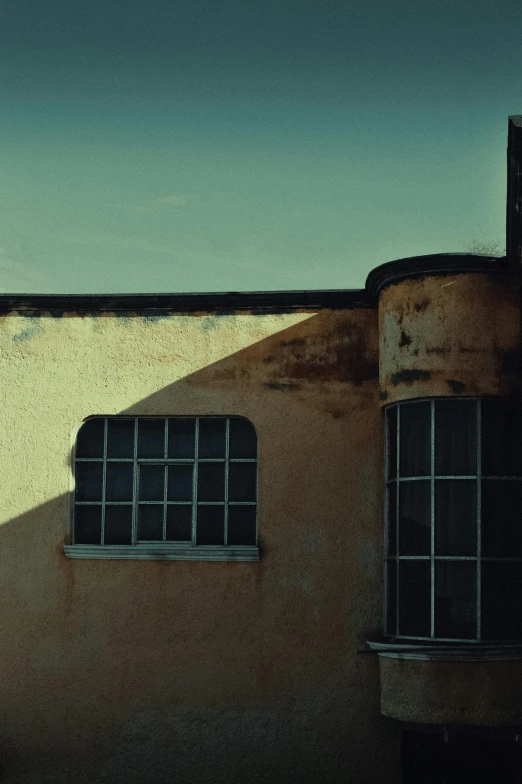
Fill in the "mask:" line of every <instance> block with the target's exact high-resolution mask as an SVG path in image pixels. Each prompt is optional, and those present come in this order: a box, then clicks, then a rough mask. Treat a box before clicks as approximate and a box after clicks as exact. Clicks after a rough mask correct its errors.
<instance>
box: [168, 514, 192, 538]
mask: <svg viewBox="0 0 522 784" xmlns="http://www.w3.org/2000/svg"><path fill="white" fill-rule="evenodd" d="M167 540H168V541H174V542H190V541H191V540H192V505H190V506H188V505H187V506H177V505H176V506H169V507H167Z"/></svg>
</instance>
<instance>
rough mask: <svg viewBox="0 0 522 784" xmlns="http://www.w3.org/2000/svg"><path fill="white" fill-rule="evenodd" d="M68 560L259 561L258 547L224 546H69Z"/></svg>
mask: <svg viewBox="0 0 522 784" xmlns="http://www.w3.org/2000/svg"><path fill="white" fill-rule="evenodd" d="M63 550H64V553H65V555H66V556H67V558H107V559H112V560H114V559H116V560H125V561H127V560H141V561H259V548H258V547H253V546H248V547H247V546H241V547H240V546H237V547H233V546H230V547H224V546H221V545H190V544H188V545H180V544H176V543H172V544H171V543H168V544H165V543H163V542H160V543H158V545H152V544H146V545H139V544H136V545H133V544H131V545H118V544H111V545H99V544H66V545H64V548H63Z"/></svg>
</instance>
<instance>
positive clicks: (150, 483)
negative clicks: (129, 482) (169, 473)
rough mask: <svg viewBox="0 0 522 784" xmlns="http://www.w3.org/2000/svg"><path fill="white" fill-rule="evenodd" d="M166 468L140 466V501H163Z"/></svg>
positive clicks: (160, 466)
mask: <svg viewBox="0 0 522 784" xmlns="http://www.w3.org/2000/svg"><path fill="white" fill-rule="evenodd" d="M164 488H165V466H163V465H142V466H140V501H163V496H164Z"/></svg>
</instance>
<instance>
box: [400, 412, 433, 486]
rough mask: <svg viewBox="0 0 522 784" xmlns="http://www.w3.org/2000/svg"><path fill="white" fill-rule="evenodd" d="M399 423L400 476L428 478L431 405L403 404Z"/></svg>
mask: <svg viewBox="0 0 522 784" xmlns="http://www.w3.org/2000/svg"><path fill="white" fill-rule="evenodd" d="M400 423H401V443H400V450H401V457H400V475H401V476H429V475H430V473H431V471H430V438H431V403H407V404H404V403H403V404H402V405H401V406H400Z"/></svg>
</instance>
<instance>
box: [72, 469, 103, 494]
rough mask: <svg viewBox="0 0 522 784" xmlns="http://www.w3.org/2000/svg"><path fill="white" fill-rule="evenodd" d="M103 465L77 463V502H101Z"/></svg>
mask: <svg viewBox="0 0 522 784" xmlns="http://www.w3.org/2000/svg"><path fill="white" fill-rule="evenodd" d="M102 484H103V463H76V500H77V501H101V500H102Z"/></svg>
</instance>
